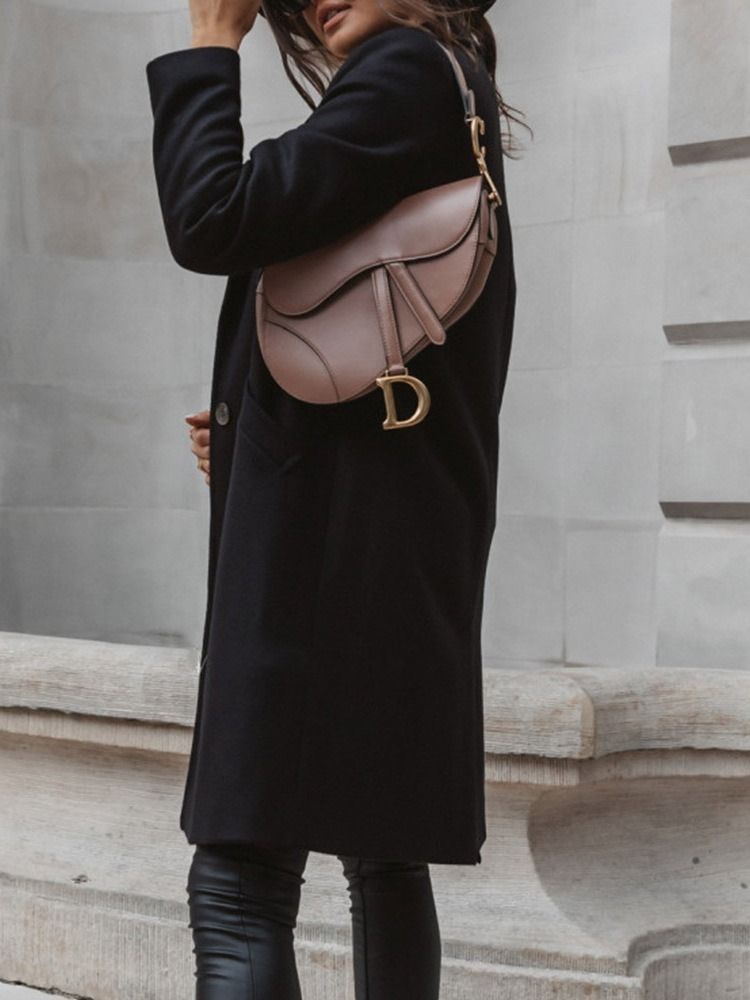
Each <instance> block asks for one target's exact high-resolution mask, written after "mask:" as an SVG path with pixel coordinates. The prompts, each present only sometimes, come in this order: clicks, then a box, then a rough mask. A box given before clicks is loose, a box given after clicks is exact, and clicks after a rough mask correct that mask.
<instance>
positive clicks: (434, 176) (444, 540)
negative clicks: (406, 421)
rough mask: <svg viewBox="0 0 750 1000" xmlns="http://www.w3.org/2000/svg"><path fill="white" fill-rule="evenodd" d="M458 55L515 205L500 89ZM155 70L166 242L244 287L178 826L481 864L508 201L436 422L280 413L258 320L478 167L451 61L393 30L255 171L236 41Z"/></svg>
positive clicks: (234, 837) (157, 64)
mask: <svg viewBox="0 0 750 1000" xmlns="http://www.w3.org/2000/svg"><path fill="white" fill-rule="evenodd" d="M458 57H459V59H460V61H461V64H462V66H463V68H464V71H465V73H466V78H467V81H468V84H469V86H470V87H472V88H473V89H474V91H475V94H476V100H477V110H478V113H479V114H480V115H482V116H483V117H484V119H485V123H486V129H487V131H486V133H485V136H484V139H483V141H484V142H486V145H487V161H488V164H489V167H490V171H491V173H492V175H493V177H494V180H495V182H496V184H497V186H498V188H499V190H500V193H501V195H502V196H503V201H504V199H505V185H504V179H503V160H502V155H501V151H500V144H499V123H498V115H497V106H496V104H495V100H494V94H493V86H492V82H491V80H490V77H489V75H488V74H487V72H486V70H485V69H484V67H481V68H474V67H473V65H472V63H471V60H470V59H469V58H468V57H467V56H466V54H465V53H463V52H462V51H459V52H458ZM147 77H148V84H149V89H150V96H151V105H152V109H153V113H154V133H153V153H154V165H155V173H156V181H157V188H158V194H159V199H160V204H161V210H162V215H163V220H164V226H165V230H166V235H167V239H168V242H169V247H170V250H171V252H172V254H173V256H174V259H175V260H176V261H177V263H178V264H180V265H182V266H183V267H185V268H188V269H189V270H192V271H197V272H200V273H204V274H221V275H227V276H228V282H227V286H226V293H225V298H224V302H223V305H222V309H221V314H220V317H219V324H218V333H217V340H216V354H215V362H214V373H213V385H212V395H211V413H212V418H211V526H210V552H209V571H208V573H209V575H208V587H209V596H208V607H207V609H206V619H205V629H204V637H203V648H202V664H203V666H202V670H201V677H200V688H199V695H198V704H197V710H196V723H195V730H194V736H193V746H192V753H191V757H190V765H189V770H188V775H187V781H186V787H185V797H184V802H183V808H182V814H181V818H180V825H181V829H182V830H183V831H184V832H185V835H186V837H187V839H188V841H189V842H190V843H203V842H218V841H248V840H257V841H260V842H268V843H272V844H276V845H296V846H300V847H306V848H308V849H310V850H313V851H318V852H323V853H331V854H334V853H335V854H342V855H360V856H365V857H367V856H369V857H376V858H388V859H394V860H422V861H432V862H439V863H446V864H447V863H458V864H475V863H477V862H479V861H481V855H480V852H479V848H480V846H481V845H482V843H483V842H484V840H485V839H486V828H485V811H484V806H485V803H484V747H483V712H482V664H481V650H480V632H481V616H482V599H483V590H484V579H485V568H486V563H487V556H488V550H489V546H490V541H491V538H492V535H493V532H494V526H495V506H496V482H497V459H498V414H499V410H500V403H501V398H502V394H503V388H504V384H505V377H506V371H507V366H508V358H509V352H510V346H511V331H512V324H513V312H514V304H515V278H514V272H513V259H512V246H511V235H510V229H509V222H508V215H507V210H506V207H505V203H503V206H502V207H501V208H500V209H499V211H498V222H499V248H498V254H497V258H496V260H495V262H494V264H493V268H492V271H491V273H490V276H489V279H488V281H487V284H486V287H485V288H484V290H483V292H482V294H481V296H480V298H479V299H478V301H477V302H476V303H475V305H474V306H473V307H472V308H471V310H470V311H469V312H468V313H467V314H466V315H465V316H464V317H462V318H461V319H460V320H459V321H458V322H457V323H455V324H454V325H453V326H452V327H450V328H449V330H448V339H447V342H446V343H445V344H444V345H441V346H435V345H429V346H428V347H426V348H425V349H424V350H423V351H421V352H420V354H418V355H417V356H416V357H415V358H413V359H412V360H411V361H410V362H409V364H408V368H409V372H410V373H411V374H414V375H416V376H417V377H418V378H420V379H422V381H423V382H425V383H426V385H427V387H428V389H429V391H430V394H431V398H432V405H431V408H430V412H429V413H428V415H427V417H426V418H425V420H423V421H422V422H421V423H420V424H417V425H415V426H413V427H409V428H404V429H398V430H388V431H386V430H384V429H383V428H382V426H381V425H382V421H383V419H384V417H385V408H384V400H383V396H382V393H381V391H380V390H379V389H375V390H373V392H371V393H368V394H367V395H365V396H362V397H360V398H359V399H357V400H353V401H349V402H347V403H342V404H330V405H320V404H314V403H306V402H302V401H300V400H297V399H296V398H294V397H292V396H290V395H289V394H287V393H286V392H284V391H283V390H282V389H281V388H280V387H279V386H278V385H277V384H276V382H275V381H274V380H273V378H272V377H271V375H270V374H269V372H268V370H267V368H266V367H265V365H264V362H263V359H262V357H261V355H260V352H259V349H258V344H257V340H256V330H255V321H254V290H255V286H256V283H257V281H258V278H259V277H260V273H261V268H263V267H264V266H265V265H267V264H270V263H273V262H275V261H279V260H285V259H288V258H290V257H293V256H296V255H297V254H300V253H302V252H304V251H306V250H310V249H312V248H315V247H319V246H321V245H324V244H327V243H329V242H330V241H332V240H333V239H335V238H336V237H338V236H340V235H342V234H343V233H345V232H347V231H349V230H351V229H354V228H355V227H357V226H360V225H362V224H364V223H367V222H370V221H372V220H374V219H375V218H376V217H377V216H379V215H380V214H382V213H383V212H385V211H386V210H387V209H388V208H390V207H391V206H392V205H394V204H396V203H397V202H398V201H399V200H400V199H401V198H403V197H405V196H406V195H408V194H411V193H413V192H416V191H418V190H421V189H424V188H428V187H432V186H434V185H438V184H442V183H446V182H448V181H451V180H456V179H458V178H461V177H466V176H470V175H473V174H475V173H476V163H475V160H474V158H473V155H472V153H471V142H470V138H469V130H468V128H467V126H466V124H465V123H464V120H463V106H462V103H461V97H460V92H459V89H458V86H457V84H456V80H455V77H454V74H453V70H452V68H451V66H450V63H449V61H448V59H447V57H446V55H445V53H444V52H443V51H442V50H441V49H440V47H439V46H438V45H437V44H436V43H435V41H434V39H432V38H431V37H430V36H428V35H427V34H425V33H424V32H423V31H421V30H420V29H418V28H412V27H401V26H394V27H389V28H387V29H386V30H384V31H382V32H381V33H379V34H376V35H374V36H371V37H369V38H367V39H365V40H364V41H363V42H361V43H360V44H359V45H357V46H356V48H355V49H354V50H353V51H352V52H350V54H349V56H348V58H347V60H346V61H345V63H344V64H343V65H342V66H341V67H340V68H339V70H338V71H337V72H336V74H335V76H334V78H333V80H332V81H331V83H330V85H329V87H328V89H327V90H326V93H325V95H324V96H323V98H322V100H321V101H320V103H319V105H318V106H317V108H316V109H315V111H314V112H313V113H312V114H311V115H310V116H309V117H308V118H307V120H306V121H305V122H303V124H301V125H300V126H299V127H297V128H293V129H290V130H288V131H287V132H285V133H284V134H283V135H281V136H279V137H277V138H272V139H266V140H264V141H262V142H259V143H257V144H256V145H255V146H254V147H253V148H252V149H251V151H250V154H249V158H248V159H247V160H245V161H244V162H243V159H242V143H243V135H242V130H241V126H240V57H239V54H238V53H237V52H236V51H235V50H233V49H231V48H225V47H221V46H210V47H205V48H191V49H183V50H179V51H176V52H170V53H167V54H164V55H161V56H159V57H157V58H156V59H154V60H152V61H151V62H150V63H148V66H147ZM399 388H403V389H404V392H405V395H404V396H403V397H400V396H399V392H398V389H399ZM396 399H397V402H398V403H399V416H400V417H404V416H406V415H407V414H408V413H410V412H411V411H412V409H413V407H414V397H413V395H411V393H410V391H409V390H408V387H406V386H403V385H402V384H400V383H397V384H396Z"/></svg>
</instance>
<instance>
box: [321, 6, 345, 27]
mask: <svg viewBox="0 0 750 1000" xmlns="http://www.w3.org/2000/svg"><path fill="white" fill-rule="evenodd" d="M348 10H349V8H348V7H345V8H344V9H343V10H340V11H339V12H338V14H334V15H333V17H329V18H328V20H327V21H326V22H325V24H324V25H323V31H328V29H329V28H330V27H332V26H335V25H336V24H338V22H339V21H340V20H341V18H342V17H343V16H344V14H346V13H347V11H348Z"/></svg>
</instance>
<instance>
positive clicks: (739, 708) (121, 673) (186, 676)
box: [0, 632, 750, 761]
mask: <svg viewBox="0 0 750 1000" xmlns="http://www.w3.org/2000/svg"><path fill="white" fill-rule="evenodd" d="M196 658H197V657H196V653H195V651H194V650H188V649H173V648H170V647H164V646H131V645H123V644H119V643H110V642H101V641H97V640H91V639H69V638H63V637H59V636H41V635H26V634H24V633H19V632H0V729H3V730H6V731H10V732H26V733H27V734H28V735H38V736H47V737H50V738H59V739H76V738H78V739H82V740H83V741H90V742H103V743H104V742H107V743H110V744H111V745H113V746H131V747H137V746H138V745H143V746H144V747H147V748H148V749H154V750H158V749H160V748H162V749H163V752H171V753H186V752H187V751H188V750H189V743H188V739H189V734H187V733H185V732H183V730H184V729H186V728H187V729H190V728H191V727H192V723H193V716H194V706H195V698H196V696H197V689H198V676H197V673H196V671H195V662H196ZM93 678H95V683H92V679H93ZM484 706H485V748H486V751H487V753H488V754H489V755H491V756H507V757H511V758H513V757H519V756H531V757H543V758H551V759H563V760H573V761H584V760H589V759H596V758H601V757H604V756H607V755H609V754H613V753H624V752H628V751H643V750H676V749H683V748H692V749H695V750H709V749H714V750H724V751H741V752H750V680H749V679H748V676H747V675H746V674H745V673H744V672H742V671H734V670H714V671H704V670H691V669H689V668H663V667H662V668H649V669H632V670H626V669H621V668H609V667H608V668H594V667H560V668H557V669H550V670H537V671H533V672H526V671H523V670H513V671H510V670H509V671H505V670H503V671H499V670H489V669H485V671H484ZM24 710H25V711H24ZM61 713H62V714H64V715H65V716H67V717H68V718H60V714H61ZM105 720H111V721H105ZM118 720H121V721H122V722H125V720H130V723H135V724H136V728H135V729H134V730H131V729H130V728H128V725H120V726H118V725H116V724H115V723H116V722H117V721H118ZM140 740H142V741H143V742H142V744H141V743H139V741H140Z"/></svg>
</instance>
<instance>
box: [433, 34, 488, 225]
mask: <svg viewBox="0 0 750 1000" xmlns="http://www.w3.org/2000/svg"><path fill="white" fill-rule="evenodd" d="M433 37H434V36H433ZM435 41H436V42H437V44H438V45H439V46H440V48H441V49H442V50H443V52H445V54H446V55H447V56H448V59H449V61H450V64H451V66H452V67H453V72H454V74H455V77H456V82H457V83H458V89H459V90H460V91H461V100H462V101H463V105H464V121H465V122H466V124H467V125H468V126H469V130H470V132H471V147H472V150H473V152H474V157H475V159H476V161H477V166H478V167H479V173H480V174H481V175H482V177H483V178H484V179H485V181H486V182H487V186H488V188H489V189H490V194H489V200H490V203H491V204H492V205H494V206H497V205H501V204H502V199H501V198H500V193H499V192H498V190H497V188H496V187H495V182H494V181H493V180H492V177H491V176H490V172H489V170H488V168H487V163H486V161H485V158H484V154H485V151H486V150H485V147H484V146H480V145H479V136H480V135H483V134H484V120H483V119H482V118H480V117H479V115H478V114H477V111H476V101H475V99H474V91H473V90H472V89H471V87H469V85H468V84H467V83H466V77H465V76H464V71H463V69H462V68H461V64H460V63H459V61H458V59H456V56H455V53H454V52H453V50H452V49H450V48H449V47H448V46H447V45H443V43H442V42H441V41H439V39H437V38H435Z"/></svg>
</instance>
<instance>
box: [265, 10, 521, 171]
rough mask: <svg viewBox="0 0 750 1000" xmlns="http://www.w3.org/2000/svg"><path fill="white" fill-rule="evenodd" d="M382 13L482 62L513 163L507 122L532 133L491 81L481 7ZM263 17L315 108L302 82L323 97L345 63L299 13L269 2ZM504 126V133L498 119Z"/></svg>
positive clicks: (488, 29) (492, 56)
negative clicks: (287, 11)
mask: <svg viewBox="0 0 750 1000" xmlns="http://www.w3.org/2000/svg"><path fill="white" fill-rule="evenodd" d="M379 2H380V5H381V9H382V10H383V12H384V13H385V14H386V15H387V16H388V17H389V18H390V19H391V20H392V21H393V22H394V23H395V24H399V25H409V26H411V27H415V28H419V29H420V30H422V31H425V32H427V33H428V34H431V35H432V36H434V37H435V38H437V39H438V40H439V41H441V42H443V43H444V44H445V45H449V46H458V47H460V48H462V49H463V50H464V51H465V52H467V53H468V55H469V56H470V57H471V59H472V62H473V63H474V65H475V66H476V65H477V61H478V60H481V61H482V62H483V63H484V66H485V68H486V70H487V72H488V74H489V76H490V79H491V80H492V83H493V85H494V89H495V99H496V101H497V106H498V117H499V123H500V136H501V143H502V150H503V153H504V155H506V156H508V157H509V158H511V159H515V157H514V156H513V152H514V151H515V150H516V149H517V148H519V147H518V146H517V145H516V142H515V137H514V136H513V135H512V133H511V130H510V123H511V121H514V122H516V123H517V124H519V125H523V127H524V128H525V129H527V130H528V131H529V132H530V133H531V134H532V135H533V130H532V129H531V128H530V127H529V126H528V125H527V124H526V122H524V121H521V119H520V118H518V117H517V115H518V114H520V115H521V116H522V117H524V116H523V112H519V110H518V108H514V107H513V106H512V105H510V104H507V103H506V102H505V101H504V100H503V98H502V95H501V93H500V90H499V88H498V85H497V82H496V80H495V70H496V64H497V44H496V41H495V34H494V32H493V30H492V26H491V25H490V23H489V21H488V20H487V18H486V17H485V16H484V14H483V12H482V10H481V8H480V7H476V6H461V5H460V3H457V2H455V0H386V3H385V4H383V0H379ZM263 13H264V15H265V18H266V20H267V21H268V24H269V27H270V28H271V31H272V33H273V36H274V38H275V39H276V44H277V45H278V47H279V52H280V53H281V62H282V65H283V67H284V72H285V73H286V75H287V77H288V78H289V80H290V81H291V83H292V86H293V87H294V89H295V90H296V91H297V93H298V94H299V95H300V96H301V97H302V99H303V100H304V102H305V103H306V104H307V105H308V107H310V108H312V109H313V110H314V109H315V106H316V105H315V101H314V99H313V98H312V97H311V95H310V93H309V92H308V90H307V89H306V88H305V87H304V85H303V84H302V82H301V79H299V78H298V76H297V75H296V74H299V77H301V78H302V79H304V80H306V81H307V82H308V83H309V84H310V85H311V86H312V88H313V90H314V91H315V92H317V94H318V95H319V96H322V95H323V94H324V93H325V90H326V88H327V86H328V84H329V82H330V79H331V77H332V76H333V74H334V73H335V72H336V70H337V69H338V68H339V67H340V66H341V65H342V63H343V62H344V61H345V59H344V58H342V57H340V56H335V55H334V54H333V53H332V52H330V51H329V50H328V49H327V48H326V47H325V46H324V45H323V44H322V43H321V41H320V39H319V38H318V37H317V35H316V34H315V33H314V32H313V31H312V29H311V28H310V26H309V25H308V24H307V22H306V21H305V19H304V17H303V16H302V14H292V15H290V14H285V13H283V12H281V11H279V10H278V8H277V7H276V5H275V4H274V3H273V2H272V0H270V2H268V3H266V4H264V5H263ZM503 118H505V120H506V121H507V123H508V128H507V129H506V130H504V129H503V124H502V120H503Z"/></svg>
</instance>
